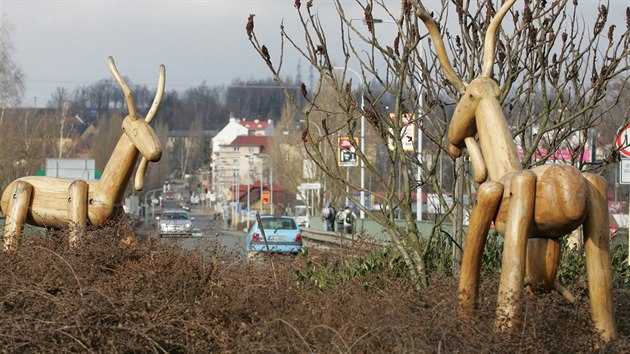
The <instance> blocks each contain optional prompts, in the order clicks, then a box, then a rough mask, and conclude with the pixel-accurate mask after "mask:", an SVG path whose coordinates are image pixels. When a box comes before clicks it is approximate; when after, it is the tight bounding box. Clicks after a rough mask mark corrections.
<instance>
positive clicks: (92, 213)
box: [0, 57, 165, 250]
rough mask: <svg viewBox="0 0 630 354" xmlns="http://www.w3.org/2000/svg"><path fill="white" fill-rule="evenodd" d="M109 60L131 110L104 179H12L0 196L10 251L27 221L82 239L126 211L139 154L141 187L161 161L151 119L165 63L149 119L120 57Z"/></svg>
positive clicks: (137, 182)
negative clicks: (153, 164) (152, 166)
mask: <svg viewBox="0 0 630 354" xmlns="http://www.w3.org/2000/svg"><path fill="white" fill-rule="evenodd" d="M108 59H109V68H110V71H111V73H112V75H113V76H114V78H115V79H116V81H117V82H118V84H119V86H120V88H121V90H122V91H123V94H124V96H125V100H126V102H127V107H128V110H129V114H128V115H127V116H126V117H125V119H124V120H123V123H122V131H123V134H122V136H121V137H120V140H119V141H118V144H117V145H116V147H115V148H114V151H113V152H112V156H111V157H110V159H109V161H108V162H107V165H106V166H105V169H104V170H103V174H102V176H101V179H99V180H90V181H83V180H70V179H61V178H54V177H43V176H29V177H22V178H18V179H17V180H15V181H13V182H11V183H10V184H9V185H8V186H7V188H6V189H5V190H4V192H3V194H2V199H1V200H0V208H1V209H2V212H3V214H4V215H5V216H6V224H5V227H4V240H3V241H4V248H5V250H16V249H17V247H18V244H19V239H20V235H21V233H22V230H23V227H24V223H25V222H27V223H29V224H31V225H38V226H45V227H51V228H58V229H61V228H65V227H70V243H71V244H72V243H74V242H76V241H77V240H78V239H79V238H80V237H82V236H83V235H84V234H85V228H86V226H87V225H95V226H96V225H101V224H103V223H104V222H105V221H107V220H109V219H110V218H111V217H112V216H114V215H115V214H116V213H120V212H122V206H121V202H122V199H123V197H124V192H125V188H126V187H127V184H128V183H129V180H130V178H131V175H132V173H133V169H134V167H135V165H136V161H137V158H138V153H140V154H141V155H142V160H141V161H140V164H139V166H138V169H137V171H136V177H135V188H136V190H141V189H142V187H143V183H144V174H145V172H146V169H147V165H148V163H149V161H158V160H159V159H160V157H161V156H162V148H161V146H160V141H159V140H158V138H157V136H156V135H155V132H154V131H153V128H151V126H150V123H151V121H152V120H153V118H154V117H155V114H156V113H157V110H158V108H159V106H160V102H161V101H162V97H163V95H164V84H165V68H164V65H162V66H161V67H160V74H159V82H158V88H157V93H156V95H155V99H154V100H153V104H152V105H151V108H150V109H149V112H148V113H147V117H146V119H145V118H143V117H142V116H141V115H139V114H137V113H136V106H135V101H134V98H133V95H132V93H131V90H130V89H129V87H128V86H127V83H126V82H125V81H124V80H123V78H122V76H121V75H120V73H119V72H118V69H116V64H115V63H114V59H112V58H111V57H109V58H108Z"/></svg>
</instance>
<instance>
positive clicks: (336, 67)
mask: <svg viewBox="0 0 630 354" xmlns="http://www.w3.org/2000/svg"><path fill="white" fill-rule="evenodd" d="M333 70H343V71H344V72H345V71H346V70H348V71H350V72H351V73H353V74H355V75H356V76H357V77H358V78H359V81H360V82H361V137H360V145H361V153H362V154H364V152H365V116H364V115H363V108H364V106H365V97H364V96H365V92H364V90H365V81H364V80H363V76H361V75H359V73H358V72H356V71H355V70H353V69H351V68H347V67H343V66H335V67H333ZM359 198H360V200H361V205H362V206H363V207H365V162H364V161H363V159H361V192H360V197H359ZM359 218H360V219H365V212H364V211H363V208H359Z"/></svg>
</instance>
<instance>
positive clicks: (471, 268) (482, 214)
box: [458, 181, 503, 315]
mask: <svg viewBox="0 0 630 354" xmlns="http://www.w3.org/2000/svg"><path fill="white" fill-rule="evenodd" d="M502 196H503V185H502V184H501V183H499V182H492V181H489V182H486V183H484V184H482V185H481V186H479V190H478V192H477V205H476V206H475V208H474V209H473V211H472V214H471V216H470V224H469V225H468V232H467V234H466V245H465V246H464V255H463V257H462V269H461V276H460V278H459V295H458V296H459V312H460V314H461V315H468V314H470V313H471V312H472V311H473V310H474V309H475V306H476V303H477V295H478V292H479V275H480V272H481V258H482V256H483V247H484V245H485V243H486V238H487V236H488V231H489V229H490V224H491V223H492V219H493V218H494V216H495V214H496V211H497V209H498V207H499V204H500V203H501V197H502Z"/></svg>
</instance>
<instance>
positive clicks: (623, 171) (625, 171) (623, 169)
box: [619, 159, 630, 184]
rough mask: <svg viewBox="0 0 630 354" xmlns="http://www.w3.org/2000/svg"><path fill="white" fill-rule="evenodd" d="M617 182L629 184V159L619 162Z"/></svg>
mask: <svg viewBox="0 0 630 354" xmlns="http://www.w3.org/2000/svg"><path fill="white" fill-rule="evenodd" d="M619 184H630V159H621V162H619Z"/></svg>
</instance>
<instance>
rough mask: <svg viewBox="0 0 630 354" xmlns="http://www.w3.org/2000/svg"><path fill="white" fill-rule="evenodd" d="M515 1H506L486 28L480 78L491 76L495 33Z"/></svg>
mask: <svg viewBox="0 0 630 354" xmlns="http://www.w3.org/2000/svg"><path fill="white" fill-rule="evenodd" d="M515 1H516V0H508V1H506V2H505V3H504V4H503V6H501V8H500V9H499V11H497V13H496V15H494V18H493V19H492V21H491V22H490V25H489V26H488V30H487V31H486V38H485V40H484V42H483V64H482V66H481V76H482V77H490V76H491V75H492V67H493V66H494V51H495V48H494V44H495V42H496V38H497V32H498V30H499V26H500V25H501V21H502V20H503V17H505V14H506V13H507V12H508V11H509V10H510V7H512V5H513V4H514V2H515Z"/></svg>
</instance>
